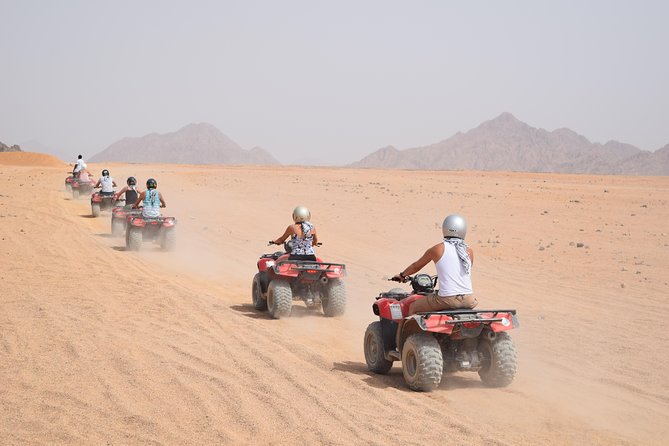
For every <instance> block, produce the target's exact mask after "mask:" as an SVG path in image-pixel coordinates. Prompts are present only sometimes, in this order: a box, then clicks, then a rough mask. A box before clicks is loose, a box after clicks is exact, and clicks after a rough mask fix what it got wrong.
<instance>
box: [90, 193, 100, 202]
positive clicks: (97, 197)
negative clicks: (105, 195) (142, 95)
mask: <svg viewBox="0 0 669 446" xmlns="http://www.w3.org/2000/svg"><path fill="white" fill-rule="evenodd" d="M101 202H102V196H100V194H99V193H97V192H95V193H93V195H91V203H101Z"/></svg>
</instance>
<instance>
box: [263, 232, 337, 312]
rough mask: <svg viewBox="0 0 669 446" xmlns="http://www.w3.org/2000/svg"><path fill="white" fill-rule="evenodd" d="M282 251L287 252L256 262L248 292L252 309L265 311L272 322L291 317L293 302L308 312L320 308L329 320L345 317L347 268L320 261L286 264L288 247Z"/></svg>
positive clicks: (265, 256) (293, 261)
mask: <svg viewBox="0 0 669 446" xmlns="http://www.w3.org/2000/svg"><path fill="white" fill-rule="evenodd" d="M271 244H272V243H271V242H270V245H271ZM319 245H320V244H319ZM284 248H285V250H286V252H283V251H278V252H275V253H273V254H263V255H262V256H261V257H260V260H258V273H257V274H256V275H255V276H254V277H253V285H252V288H251V298H252V299H253V306H254V307H255V309H256V310H260V311H265V310H267V311H269V314H270V315H271V316H272V318H274V319H280V318H282V317H288V316H290V312H291V309H292V307H293V300H301V301H303V302H304V303H305V304H306V306H307V307H308V308H316V307H318V306H320V307H321V308H322V309H323V314H324V315H325V316H328V317H332V316H340V315H342V314H344V311H345V310H346V288H345V287H344V282H343V281H342V278H343V277H344V276H345V275H346V265H344V264H341V263H331V262H323V261H322V260H321V259H317V261H315V262H313V261H310V260H288V257H289V255H290V243H289V242H286V243H285V244H284Z"/></svg>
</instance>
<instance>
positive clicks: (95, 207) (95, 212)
mask: <svg viewBox="0 0 669 446" xmlns="http://www.w3.org/2000/svg"><path fill="white" fill-rule="evenodd" d="M91 215H92V216H93V217H99V216H100V203H92V204H91Z"/></svg>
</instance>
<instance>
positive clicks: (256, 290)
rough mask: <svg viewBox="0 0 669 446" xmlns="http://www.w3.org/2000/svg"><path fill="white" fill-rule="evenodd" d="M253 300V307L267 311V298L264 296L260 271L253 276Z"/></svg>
mask: <svg viewBox="0 0 669 446" xmlns="http://www.w3.org/2000/svg"><path fill="white" fill-rule="evenodd" d="M251 300H252V301H253V308H255V309H256V310H259V311H267V300H266V299H263V297H262V284H261V282H260V273H256V275H255V276H253V285H251Z"/></svg>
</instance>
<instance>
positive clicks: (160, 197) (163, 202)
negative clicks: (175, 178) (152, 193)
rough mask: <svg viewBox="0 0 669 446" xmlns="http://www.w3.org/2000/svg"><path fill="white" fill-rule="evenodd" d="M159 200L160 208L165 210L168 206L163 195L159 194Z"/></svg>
mask: <svg viewBox="0 0 669 446" xmlns="http://www.w3.org/2000/svg"><path fill="white" fill-rule="evenodd" d="M158 198H159V199H160V207H161V208H164V207H165V206H166V204H165V200H163V194H161V193H160V192H158Z"/></svg>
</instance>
